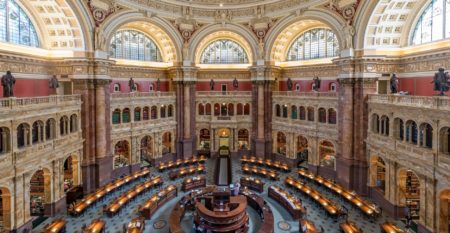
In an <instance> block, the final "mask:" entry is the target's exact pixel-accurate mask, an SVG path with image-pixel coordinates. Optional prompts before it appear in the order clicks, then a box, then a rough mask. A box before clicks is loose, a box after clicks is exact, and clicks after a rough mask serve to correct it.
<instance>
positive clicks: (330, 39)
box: [286, 28, 339, 61]
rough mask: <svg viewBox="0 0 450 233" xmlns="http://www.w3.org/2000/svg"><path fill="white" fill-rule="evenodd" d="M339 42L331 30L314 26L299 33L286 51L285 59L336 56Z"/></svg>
mask: <svg viewBox="0 0 450 233" xmlns="http://www.w3.org/2000/svg"><path fill="white" fill-rule="evenodd" d="M338 51H339V43H338V40H337V37H336V35H335V34H334V32H333V31H331V30H330V29H326V28H314V29H311V30H308V31H306V32H304V33H302V34H300V35H299V36H298V37H297V38H296V39H295V40H294V42H293V43H292V45H291V47H290V48H289V50H288V53H287V58H286V60H287V61H299V60H310V59H317V58H325V57H336V56H337V55H338Z"/></svg>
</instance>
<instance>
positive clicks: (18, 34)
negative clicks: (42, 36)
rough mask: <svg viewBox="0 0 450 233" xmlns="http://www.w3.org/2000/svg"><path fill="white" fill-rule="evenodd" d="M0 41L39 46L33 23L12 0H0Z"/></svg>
mask: <svg viewBox="0 0 450 233" xmlns="http://www.w3.org/2000/svg"><path fill="white" fill-rule="evenodd" d="M0 41H2V42H8V43H12V44H18V45H26V46H31V47H39V39H38V36H37V33H36V29H35V27H34V25H33V23H32V22H31V20H30V18H29V17H28V15H27V14H26V13H25V11H24V10H23V9H22V8H21V7H20V6H19V5H18V4H17V3H16V2H15V1H14V0H0Z"/></svg>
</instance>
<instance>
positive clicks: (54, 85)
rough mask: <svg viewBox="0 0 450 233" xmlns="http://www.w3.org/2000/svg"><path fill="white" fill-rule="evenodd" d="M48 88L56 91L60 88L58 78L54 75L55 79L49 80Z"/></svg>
mask: <svg viewBox="0 0 450 233" xmlns="http://www.w3.org/2000/svg"><path fill="white" fill-rule="evenodd" d="M48 87H49V88H50V89H56V88H58V87H59V81H58V79H57V78H56V75H53V77H52V78H50V80H48Z"/></svg>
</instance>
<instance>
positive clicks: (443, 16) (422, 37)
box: [411, 0, 450, 45]
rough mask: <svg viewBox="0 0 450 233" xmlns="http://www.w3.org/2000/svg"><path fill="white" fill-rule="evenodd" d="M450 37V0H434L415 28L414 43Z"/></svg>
mask: <svg viewBox="0 0 450 233" xmlns="http://www.w3.org/2000/svg"><path fill="white" fill-rule="evenodd" d="M444 38H450V0H432V1H431V2H430V4H429V5H428V6H427V7H426V8H425V10H424V11H423V13H422V15H421V16H420V18H419V20H418V21H417V24H416V27H415V28H414V32H413V36H412V41H411V43H412V44H413V45H418V44H423V43H428V42H432V41H437V40H442V39H444Z"/></svg>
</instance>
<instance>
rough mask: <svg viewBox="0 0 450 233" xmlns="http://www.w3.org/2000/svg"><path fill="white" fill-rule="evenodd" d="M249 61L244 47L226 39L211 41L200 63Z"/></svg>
mask: <svg viewBox="0 0 450 233" xmlns="http://www.w3.org/2000/svg"><path fill="white" fill-rule="evenodd" d="M248 62H249V61H248V56H247V53H246V52H245V50H244V48H242V46H240V45H239V44H238V43H236V42H234V41H232V40H226V39H224V40H216V41H213V42H212V43H210V44H209V45H208V46H206V48H205V50H203V52H202V55H201V57H200V64H246V63H248Z"/></svg>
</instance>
